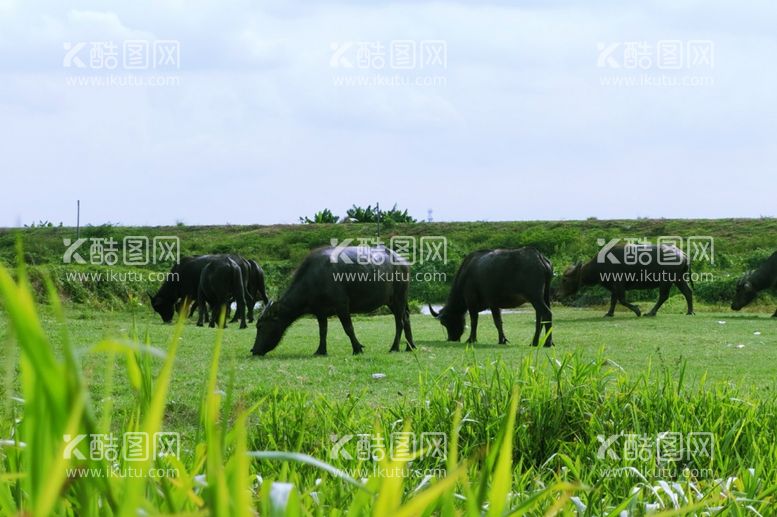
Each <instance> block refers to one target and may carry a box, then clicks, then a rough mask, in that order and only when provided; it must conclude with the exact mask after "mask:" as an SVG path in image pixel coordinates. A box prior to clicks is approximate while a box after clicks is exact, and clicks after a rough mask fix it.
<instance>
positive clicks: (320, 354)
mask: <svg viewBox="0 0 777 517" xmlns="http://www.w3.org/2000/svg"><path fill="white" fill-rule="evenodd" d="M315 356H321V357H326V350H316V351H315V352H313V357H315Z"/></svg>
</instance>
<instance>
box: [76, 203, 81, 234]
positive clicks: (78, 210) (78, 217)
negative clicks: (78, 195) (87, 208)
mask: <svg viewBox="0 0 777 517" xmlns="http://www.w3.org/2000/svg"><path fill="white" fill-rule="evenodd" d="M79 237H81V200H80V199H77V200H76V240H78V238H79Z"/></svg>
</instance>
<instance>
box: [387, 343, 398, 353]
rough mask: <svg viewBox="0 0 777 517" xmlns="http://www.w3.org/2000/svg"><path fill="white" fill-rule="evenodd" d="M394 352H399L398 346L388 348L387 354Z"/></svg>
mask: <svg viewBox="0 0 777 517" xmlns="http://www.w3.org/2000/svg"><path fill="white" fill-rule="evenodd" d="M394 352H399V345H397V346H392V347H391V348H389V354H391V353H394Z"/></svg>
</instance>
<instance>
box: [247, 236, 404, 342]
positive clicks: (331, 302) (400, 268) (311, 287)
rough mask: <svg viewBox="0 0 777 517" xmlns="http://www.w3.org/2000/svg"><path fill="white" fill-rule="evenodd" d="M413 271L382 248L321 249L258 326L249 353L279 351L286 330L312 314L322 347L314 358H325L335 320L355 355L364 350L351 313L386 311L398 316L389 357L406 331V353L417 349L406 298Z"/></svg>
mask: <svg viewBox="0 0 777 517" xmlns="http://www.w3.org/2000/svg"><path fill="white" fill-rule="evenodd" d="M409 287H410V266H409V265H408V264H407V262H406V261H405V260H404V259H402V258H401V257H400V256H399V255H397V254H396V253H394V252H393V251H391V250H390V249H386V248H384V247H377V248H366V247H355V246H351V247H345V248H332V247H327V248H320V249H317V250H314V251H312V252H311V253H310V254H309V255H308V256H307V257H306V258H305V259H304V260H303V261H302V264H301V265H300V267H299V269H297V271H296V273H295V274H294V278H292V281H291V285H290V286H289V287H288V289H286V291H285V292H284V293H283V295H282V296H281V297H280V299H279V300H278V301H276V302H270V303H269V304H268V305H267V306H266V307H265V309H264V311H263V312H262V315H261V316H260V317H259V319H258V320H257V323H256V339H255V341H254V346H253V349H252V350H251V352H252V353H253V354H254V355H264V354H266V353H267V352H270V351H271V350H273V349H275V347H276V346H278V343H279V342H280V341H281V338H282V337H283V333H284V332H285V331H286V329H287V328H288V327H289V326H290V325H291V324H292V323H293V322H294V321H295V320H297V319H298V318H299V317H300V316H302V315H304V314H312V315H314V316H315V317H316V319H317V320H318V330H319V345H318V349H317V350H316V355H326V353H327V351H326V334H327V318H328V317H329V316H334V315H337V317H338V318H339V319H340V323H341V324H342V326H343V330H345V333H346V334H347V335H348V338H349V339H350V340H351V347H352V349H353V353H354V355H355V354H360V353H362V352H363V351H364V346H362V344H361V343H359V340H358V339H356V334H355V333H354V330H353V323H352V322H351V314H353V313H369V312H373V311H375V310H376V309H378V308H380V307H382V306H384V305H386V306H388V308H389V309H390V310H391V313H392V314H393V315H394V323H395V334H394V341H393V343H392V344H391V349H390V351H391V352H397V351H399V341H400V338H401V336H402V331H403V329H404V332H405V339H406V340H407V350H412V349H413V348H415V344H414V343H413V334H412V331H411V329H410V312H409V310H408V306H407V295H408V289H409Z"/></svg>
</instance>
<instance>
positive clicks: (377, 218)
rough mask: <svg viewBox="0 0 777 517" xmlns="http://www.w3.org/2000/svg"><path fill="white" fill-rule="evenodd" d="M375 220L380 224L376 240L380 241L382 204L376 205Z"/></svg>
mask: <svg viewBox="0 0 777 517" xmlns="http://www.w3.org/2000/svg"><path fill="white" fill-rule="evenodd" d="M375 218H376V220H377V222H378V229H377V230H376V233H375V238H376V240H380V203H375Z"/></svg>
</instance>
